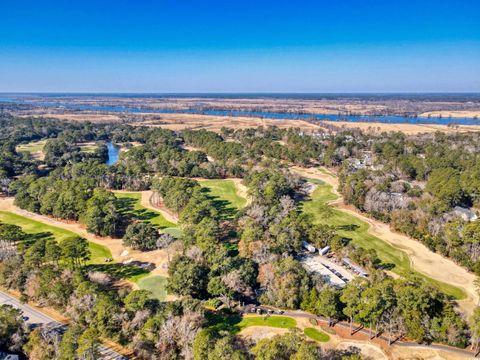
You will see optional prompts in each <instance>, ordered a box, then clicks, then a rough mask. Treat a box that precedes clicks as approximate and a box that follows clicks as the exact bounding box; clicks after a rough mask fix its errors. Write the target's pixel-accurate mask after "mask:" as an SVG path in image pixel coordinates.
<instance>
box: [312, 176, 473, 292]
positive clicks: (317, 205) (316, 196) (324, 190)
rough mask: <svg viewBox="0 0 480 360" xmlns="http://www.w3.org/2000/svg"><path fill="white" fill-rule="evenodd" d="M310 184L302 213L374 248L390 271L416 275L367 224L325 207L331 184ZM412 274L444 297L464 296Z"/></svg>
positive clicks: (402, 254) (403, 256) (401, 253)
mask: <svg viewBox="0 0 480 360" xmlns="http://www.w3.org/2000/svg"><path fill="white" fill-rule="evenodd" d="M309 181H310V180H309ZM311 182H312V183H315V184H317V188H316V189H315V191H314V192H313V193H312V194H311V200H310V201H306V202H304V203H303V211H304V212H305V213H307V214H310V215H311V216H312V217H313V219H314V221H315V222H316V223H319V224H328V225H333V226H335V227H336V229H337V231H338V234H339V235H340V236H343V237H345V238H349V239H352V242H353V243H354V244H357V245H358V246H360V247H362V248H365V249H374V250H375V251H376V252H377V255H378V257H379V258H380V260H381V261H382V262H383V263H384V264H385V265H387V266H388V265H390V266H392V271H393V272H395V273H397V274H399V275H405V274H407V273H408V272H415V271H414V270H413V269H412V266H411V263H410V259H409V258H408V255H407V254H406V253H405V252H404V251H402V250H400V249H398V248H396V247H394V246H392V245H390V244H389V243H387V242H385V241H383V240H382V239H380V238H378V237H376V236H373V235H372V234H370V233H369V232H368V229H369V225H368V224H367V223H366V222H364V221H362V220H360V219H359V218H357V217H356V216H353V215H351V214H348V213H345V212H343V211H341V210H338V209H335V208H333V207H331V206H329V205H328V204H327V202H328V201H332V200H335V199H337V196H336V195H335V194H334V193H333V191H332V187H331V186H330V185H328V184H326V183H324V182H322V181H320V180H311ZM415 273H416V274H418V275H420V276H421V277H423V278H424V279H426V280H427V281H428V282H429V283H431V284H434V285H435V286H437V287H438V288H440V290H442V291H443V292H444V293H446V294H447V295H450V296H453V297H454V298H455V299H463V298H465V293H464V292H463V291H462V290H461V289H459V288H457V287H454V286H452V285H449V284H445V283H441V282H439V281H436V280H433V279H430V278H429V277H427V276H425V275H423V274H420V273H417V272H415Z"/></svg>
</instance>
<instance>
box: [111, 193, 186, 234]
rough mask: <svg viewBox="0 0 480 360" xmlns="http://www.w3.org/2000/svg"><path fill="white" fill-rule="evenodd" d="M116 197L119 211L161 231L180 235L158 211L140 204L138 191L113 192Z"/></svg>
mask: <svg viewBox="0 0 480 360" xmlns="http://www.w3.org/2000/svg"><path fill="white" fill-rule="evenodd" d="M114 194H115V196H116V197H117V199H118V203H117V204H118V207H119V209H120V213H121V214H122V215H124V216H130V217H132V218H134V219H137V220H142V221H145V222H148V223H150V224H152V225H154V226H156V227H157V228H158V229H159V230H161V232H164V233H168V234H170V235H172V236H174V237H179V236H180V235H181V231H180V229H179V228H178V227H177V226H176V225H175V224H174V223H172V222H170V221H168V220H167V219H165V218H164V217H163V215H162V214H161V213H160V212H159V211H155V210H152V209H147V208H145V207H143V206H142V204H141V198H142V194H141V193H139V192H128V193H124V192H115V193H114Z"/></svg>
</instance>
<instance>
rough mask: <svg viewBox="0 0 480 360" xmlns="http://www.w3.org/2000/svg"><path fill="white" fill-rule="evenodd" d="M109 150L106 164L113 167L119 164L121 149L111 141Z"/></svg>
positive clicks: (108, 146) (108, 145)
mask: <svg viewBox="0 0 480 360" xmlns="http://www.w3.org/2000/svg"><path fill="white" fill-rule="evenodd" d="M107 148H108V159H107V162H106V164H107V165H108V166H112V165H114V164H116V163H117V161H118V158H119V156H120V148H119V147H118V146H116V145H114V144H113V143H112V142H111V141H109V142H108V143H107Z"/></svg>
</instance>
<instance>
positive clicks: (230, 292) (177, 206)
mask: <svg viewBox="0 0 480 360" xmlns="http://www.w3.org/2000/svg"><path fill="white" fill-rule="evenodd" d="M0 116H1V118H0V147H1V149H2V151H1V153H0V191H1V192H2V194H3V195H4V196H6V197H14V205H15V206H17V207H18V208H20V209H23V210H24V211H28V212H31V213H35V214H40V215H45V216H48V217H50V218H53V219H58V220H62V221H71V222H79V223H80V224H82V225H83V226H85V228H86V230H87V231H88V232H89V233H92V234H95V235H97V236H99V237H113V238H118V239H122V240H121V241H122V242H123V244H124V246H126V247H128V248H132V249H135V250H137V251H141V252H148V251H153V250H155V249H163V248H166V247H168V246H169V245H170V244H172V243H174V242H175V243H178V246H177V249H178V251H177V252H176V253H175V254H173V256H172V259H171V261H170V262H169V266H168V285H167V290H168V293H169V294H172V295H174V296H175V299H174V300H169V301H159V300H158V299H155V298H152V296H151V294H149V292H148V291H146V290H134V289H133V288H131V287H128V286H127V287H125V286H118V280H121V279H116V278H115V277H114V276H112V275H111V274H107V273H104V272H102V271H101V270H98V269H93V270H92V266H91V264H89V259H90V255H91V254H90V252H89V250H88V243H87V241H86V239H84V238H82V237H80V236H79V237H72V238H69V239H66V240H64V241H62V242H60V243H57V242H56V241H54V240H52V239H50V238H45V237H37V238H36V237H35V236H32V235H31V234H27V233H25V232H23V231H22V229H21V228H20V227H18V226H15V225H14V224H7V223H0V251H1V252H0V286H1V287H2V288H4V289H8V290H12V291H15V292H17V293H18V294H20V296H21V300H22V301H25V302H26V301H34V302H35V303H37V304H40V305H41V306H45V307H49V308H53V309H55V310H56V311H58V312H60V313H61V314H63V315H64V316H66V317H68V318H69V319H70V326H68V329H67V330H66V332H65V333H64V334H62V336H61V337H60V338H59V337H58V336H57V335H52V334H49V333H46V332H44V331H42V329H40V328H37V329H34V330H31V329H29V328H28V327H27V326H26V324H25V322H24V320H23V319H22V316H21V314H20V313H19V311H18V310H16V309H14V308H12V307H11V306H8V305H4V306H0V320H1V323H2V324H5V325H2V326H0V349H5V350H9V351H14V352H20V351H21V352H24V353H25V354H27V355H28V356H29V357H30V358H32V359H95V358H97V357H98V356H99V355H98V354H99V346H100V344H101V343H102V341H104V339H109V340H111V341H114V342H116V343H118V344H120V345H121V346H123V347H125V348H128V349H131V351H133V353H134V355H135V356H136V357H137V358H139V359H196V360H214V359H215V360H217V359H239V360H240V359H260V360H263V359H264V360H267V359H292V360H294V359H296V360H301V359H319V358H320V359H321V358H325V359H358V358H360V356H359V355H358V354H354V353H343V352H340V351H329V350H325V349H322V347H321V346H319V344H318V343H317V342H312V341H310V340H308V338H306V337H305V336H304V335H303V334H302V333H299V332H298V331H296V330H290V331H289V332H287V333H286V334H284V335H278V336H276V337H273V338H271V339H263V340H260V341H258V342H256V343H255V342H252V341H249V340H248V339H245V338H242V337H239V336H236V335H237V334H236V333H235V331H234V327H233V326H231V327H229V324H232V322H234V321H235V319H236V318H238V316H239V315H240V313H241V304H255V305H267V306H272V307H274V308H276V309H283V310H303V311H305V312H307V313H309V314H312V316H321V317H324V318H326V319H328V321H329V323H331V324H332V325H333V324H335V323H336V322H338V321H346V322H348V323H350V324H351V325H352V326H353V324H361V325H363V326H365V327H366V328H368V329H370V331H371V333H372V337H374V336H378V335H379V334H381V333H383V334H386V335H388V337H389V338H396V337H399V338H402V337H404V338H407V339H409V340H412V341H416V342H418V343H442V344H448V345H451V346H455V347H459V348H466V347H467V346H478V342H479V341H480V310H479V309H480V308H477V309H476V310H475V311H474V312H473V319H468V318H465V316H463V315H462V314H461V313H459V311H458V309H457V307H456V305H455V302H454V300H453V299H452V298H450V297H449V296H447V295H445V294H444V293H442V292H441V291H440V290H439V289H438V288H436V287H435V286H434V285H432V284H429V283H427V282H426V281H425V280H424V279H422V278H419V277H417V276H415V274H405V276H402V277H399V278H392V277H391V276H390V274H389V273H388V269H389V268H388V264H384V263H382V262H381V261H380V260H379V259H378V257H377V255H376V253H375V251H374V250H366V249H363V248H361V247H359V246H357V245H355V244H353V243H352V242H351V241H350V239H348V238H345V237H342V236H340V235H339V234H338V229H337V228H335V226H331V225H325V224H316V223H315V222H314V221H313V219H312V217H311V216H309V215H308V214H306V213H305V212H303V211H302V203H303V202H304V201H305V199H306V198H307V197H308V194H309V187H310V186H311V184H309V183H307V182H306V181H305V179H302V178H300V177H299V176H298V175H295V174H293V173H292V172H291V171H289V167H291V166H302V167H305V168H308V167H318V166H326V167H328V168H329V169H331V170H332V171H335V172H337V173H338V174H339V178H340V186H339V191H340V192H341V193H342V195H343V196H344V198H345V200H346V201H347V202H348V203H349V204H352V205H354V206H355V207H357V208H358V209H359V210H361V211H363V212H366V213H368V214H370V215H371V216H373V217H375V218H377V219H381V220H382V221H385V222H388V223H390V224H391V226H392V227H393V228H394V229H395V230H397V231H400V232H403V233H405V234H408V235H409V236H412V237H414V238H415V239H418V240H419V241H421V242H422V243H425V244H426V245H427V246H428V247H429V248H431V249H432V250H434V251H436V252H439V253H441V254H442V255H444V256H447V257H450V258H452V259H454V260H455V261H457V262H458V263H460V264H462V265H463V266H465V267H467V268H468V269H470V270H472V271H475V272H476V273H477V274H480V220H477V219H476V215H475V212H476V208H477V206H478V205H479V204H480V180H479V179H480V176H479V175H480V157H479V155H478V154H479V150H480V138H479V135H477V134H448V135H447V134H440V133H438V134H435V135H414V136H406V135H403V134H400V133H388V134H387V133H385V134H381V135H372V134H366V133H362V132H360V131H354V130H348V131H347V130H345V131H341V132H338V133H335V134H329V133H315V134H305V133H304V132H303V131H301V130H299V129H294V128H291V129H278V128H275V127H269V128H255V129H244V130H232V129H227V128H224V129H222V131H221V132H220V133H214V132H209V131H206V130H185V131H179V132H174V131H171V130H166V129H161V128H155V127H147V126H131V125H124V124H115V123H112V124H110V123H101V124H96V123H95V124H94V123H88V122H67V121H58V120H52V119H45V118H14V117H11V116H9V115H5V114H2V115H0ZM39 140H44V141H46V143H45V146H44V148H43V150H42V151H43V153H44V158H43V159H35V158H32V157H31V156H29V154H28V153H25V152H20V151H17V150H16V149H17V147H18V146H19V145H21V144H27V143H31V142H35V141H39ZM109 141H111V142H113V143H115V144H118V145H119V146H122V149H123V151H122V152H121V154H120V159H119V161H118V162H117V163H116V164H114V165H112V166H108V165H106V164H105V161H106V157H107V156H108V154H107V151H106V143H107V142H109ZM86 142H89V143H95V144H96V145H97V148H96V150H95V151H93V152H87V153H86V152H82V151H81V149H80V147H79V144H80V143H86ZM200 178H201V179H227V178H240V179H241V180H242V183H243V184H244V185H245V186H246V188H247V192H248V199H249V201H248V202H247V203H246V205H245V206H244V207H242V208H239V209H237V210H236V211H235V212H234V213H229V214H228V216H226V215H225V213H224V211H225V209H224V207H221V206H219V203H218V201H215V200H214V199H213V198H212V196H210V195H209V193H208V192H206V191H205V189H204V188H203V187H202V186H201V183H200V181H199V179H200ZM116 190H127V191H141V190H149V191H152V192H153V193H154V194H156V195H158V196H159V198H160V199H161V200H162V204H163V205H164V206H165V207H166V209H167V210H169V211H171V213H173V214H175V215H177V216H178V226H179V227H180V229H181V230H182V231H181V236H180V237H179V238H174V237H172V236H170V235H168V234H161V233H159V231H158V229H157V228H156V227H155V226H153V225H152V224H149V223H148V222H143V221H141V220H139V219H136V218H133V217H131V216H128V215H126V214H124V213H122V211H121V208H120V205H119V201H118V198H117V197H116V196H115V193H114V191H116ZM304 242H308V243H311V244H314V245H315V246H316V247H318V248H324V247H326V246H329V247H330V248H331V249H332V251H334V252H335V253H336V254H339V256H348V257H349V258H351V259H353V261H355V263H357V264H359V265H360V266H362V267H364V268H366V269H367V270H368V272H369V274H370V275H369V276H368V278H363V277H357V278H355V279H354V280H352V281H350V282H348V284H347V285H346V286H345V287H344V288H335V287H332V286H330V285H329V284H328V283H327V282H326V281H325V279H324V278H323V277H322V276H320V275H318V274H316V273H311V272H308V271H307V270H306V269H305V268H304V267H303V266H302V264H301V261H300V259H301V257H302V256H303V255H304V252H305V250H304V248H303V244H304Z"/></svg>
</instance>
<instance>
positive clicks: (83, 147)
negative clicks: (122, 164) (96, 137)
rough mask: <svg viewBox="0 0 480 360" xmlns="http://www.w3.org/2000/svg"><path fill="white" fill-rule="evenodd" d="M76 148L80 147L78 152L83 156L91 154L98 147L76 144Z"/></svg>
mask: <svg viewBox="0 0 480 360" xmlns="http://www.w3.org/2000/svg"><path fill="white" fill-rule="evenodd" d="M78 146H79V147H80V151H81V152H82V153H85V154H92V153H94V152H95V150H97V149H98V145H95V144H94V145H90V144H78Z"/></svg>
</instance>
